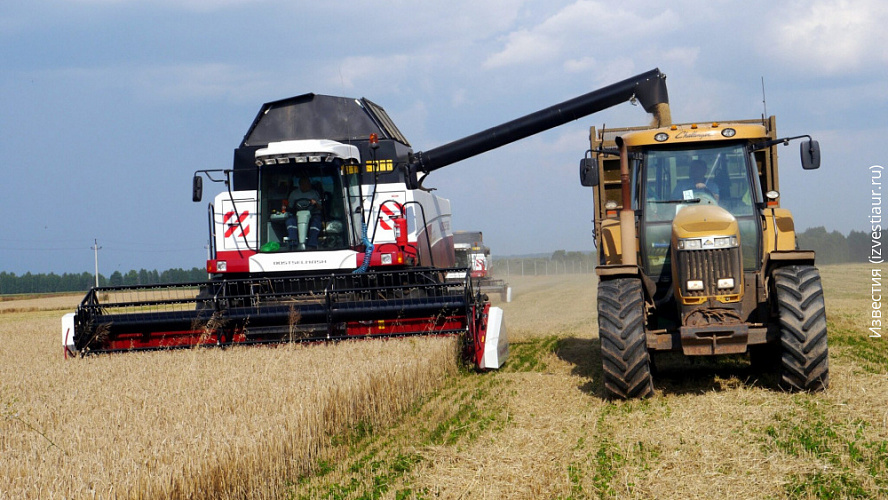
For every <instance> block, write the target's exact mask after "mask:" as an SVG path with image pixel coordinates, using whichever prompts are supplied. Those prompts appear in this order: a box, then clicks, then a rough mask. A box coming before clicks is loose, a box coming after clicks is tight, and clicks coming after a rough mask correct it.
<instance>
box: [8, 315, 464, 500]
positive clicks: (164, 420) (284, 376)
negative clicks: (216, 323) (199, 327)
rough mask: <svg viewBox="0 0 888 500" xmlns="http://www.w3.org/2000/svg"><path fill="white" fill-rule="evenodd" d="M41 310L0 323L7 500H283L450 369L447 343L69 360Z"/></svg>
mask: <svg viewBox="0 0 888 500" xmlns="http://www.w3.org/2000/svg"><path fill="white" fill-rule="evenodd" d="M28 309H30V306H29V307H28ZM36 309H38V311H37V312H30V311H29V312H25V313H22V312H8V313H0V322H2V323H0V405H2V406H0V411H2V416H0V498H3V499H7V498H9V499H18V498H151V499H153V498H189V499H191V498H246V497H250V498H279V497H280V496H281V495H282V494H283V492H284V491H285V488H286V482H287V481H290V480H292V479H293V478H298V477H299V476H301V475H305V474H308V473H310V472H311V471H312V470H313V468H314V467H315V465H316V464H317V461H318V460H319V459H320V458H322V457H324V456H326V455H325V453H328V451H329V446H327V443H329V442H330V440H331V439H332V438H334V437H336V436H341V435H344V434H348V433H350V432H351V430H352V429H353V428H355V426H365V427H371V428H372V427H379V426H385V425H388V424H390V423H391V422H392V421H393V420H394V419H395V418H397V417H398V416H399V415H401V414H402V413H403V412H404V411H405V410H406V409H408V408H409V407H410V406H411V405H412V404H413V403H414V401H415V400H416V399H417V398H418V397H419V396H420V395H422V394H424V393H426V392H428V391H430V390H433V389H434V388H436V387H438V386H440V385H441V383H442V381H443V380H444V379H445V378H446V377H447V376H448V375H450V374H452V373H453V372H454V371H455V369H456V363H455V360H456V355H455V349H456V342H455V340H454V339H452V338H447V339H442V338H428V339H410V340H401V341H376V342H353V343H346V344H341V345H335V346H332V345H331V346H324V345H320V346H295V345H289V346H283V347H278V348H231V349H226V350H220V349H193V350H179V351H164V352H146V353H128V354H125V355H107V356H94V357H89V358H84V359H69V360H65V359H63V357H62V350H61V347H60V340H59V334H58V331H59V328H60V326H59V317H60V313H59V311H39V307H36ZM9 310H11V311H15V309H13V308H10V309H9Z"/></svg>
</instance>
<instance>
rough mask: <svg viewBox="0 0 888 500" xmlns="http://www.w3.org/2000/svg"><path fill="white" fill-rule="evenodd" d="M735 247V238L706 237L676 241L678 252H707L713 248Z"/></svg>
mask: <svg viewBox="0 0 888 500" xmlns="http://www.w3.org/2000/svg"><path fill="white" fill-rule="evenodd" d="M736 246H737V237H736V236H718V237H714V236H706V237H703V238H685V239H680V240H678V249H679V250H701V249H702V250H708V249H713V248H733V247H736Z"/></svg>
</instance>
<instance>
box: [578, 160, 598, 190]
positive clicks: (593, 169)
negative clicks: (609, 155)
mask: <svg viewBox="0 0 888 500" xmlns="http://www.w3.org/2000/svg"><path fill="white" fill-rule="evenodd" d="M580 184H582V185H583V186H586V187H592V186H597V185H598V159H597V158H583V159H582V160H580Z"/></svg>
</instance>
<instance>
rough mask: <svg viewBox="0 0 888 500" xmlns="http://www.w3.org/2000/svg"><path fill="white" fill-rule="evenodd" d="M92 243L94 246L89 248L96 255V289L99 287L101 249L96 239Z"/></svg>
mask: <svg viewBox="0 0 888 500" xmlns="http://www.w3.org/2000/svg"><path fill="white" fill-rule="evenodd" d="M93 242H94V243H95V245H93V246H92V247H91V248H92V249H93V251H94V252H95V254H96V288H98V287H99V250H101V249H102V247H100V246H99V240H98V238H96V239H94V240H93Z"/></svg>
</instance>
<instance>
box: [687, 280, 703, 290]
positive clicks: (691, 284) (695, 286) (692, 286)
mask: <svg viewBox="0 0 888 500" xmlns="http://www.w3.org/2000/svg"><path fill="white" fill-rule="evenodd" d="M702 289H703V280H688V290H692V291H697V290H702Z"/></svg>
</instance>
